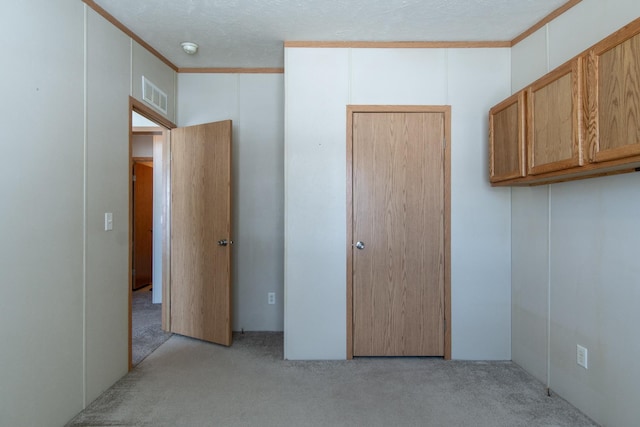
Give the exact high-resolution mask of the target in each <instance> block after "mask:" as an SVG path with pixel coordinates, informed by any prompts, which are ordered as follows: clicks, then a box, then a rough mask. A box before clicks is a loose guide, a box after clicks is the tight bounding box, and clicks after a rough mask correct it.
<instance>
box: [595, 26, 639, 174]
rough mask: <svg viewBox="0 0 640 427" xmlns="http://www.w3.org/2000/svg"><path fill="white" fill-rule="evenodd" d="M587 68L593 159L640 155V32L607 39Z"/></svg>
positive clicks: (597, 49)
mask: <svg viewBox="0 0 640 427" xmlns="http://www.w3.org/2000/svg"><path fill="white" fill-rule="evenodd" d="M612 46H613V47H612ZM587 67H588V74H589V85H588V87H589V148H590V160H591V161H592V162H596V163H597V162H604V161H608V160H616V159H621V158H625V157H632V156H638V155H640V35H635V36H633V37H631V38H629V39H627V40H625V41H622V42H619V41H618V40H617V39H616V38H614V39H605V41H604V42H602V43H600V44H598V45H596V47H595V48H594V49H593V50H592V51H591V52H590V53H589V56H588V59H587Z"/></svg>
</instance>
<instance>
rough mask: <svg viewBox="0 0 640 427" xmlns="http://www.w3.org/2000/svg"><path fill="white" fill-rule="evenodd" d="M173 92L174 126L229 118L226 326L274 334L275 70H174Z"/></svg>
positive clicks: (277, 218) (279, 248)
mask: <svg viewBox="0 0 640 427" xmlns="http://www.w3.org/2000/svg"><path fill="white" fill-rule="evenodd" d="M178 93H179V97H178V125H179V126H190V125H195V124H200V123H206V122H212V121H218V120H226V119H231V120H232V121H233V200H234V206H233V222H234V224H233V230H234V233H233V240H234V245H233V261H234V271H233V330H235V331H239V330H242V329H244V330H245V331H282V329H283V315H284V314H283V312H284V310H283V307H284V291H283V247H284V243H283V235H284V232H283V203H284V202H283V193H284V190H283V187H284V184H283V179H284V177H283V145H284V114H283V109H284V87H283V75H282V74H180V75H179V77H178ZM268 292H275V293H276V304H273V305H269V304H267V293H268Z"/></svg>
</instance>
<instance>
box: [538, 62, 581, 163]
mask: <svg viewBox="0 0 640 427" xmlns="http://www.w3.org/2000/svg"><path fill="white" fill-rule="evenodd" d="M581 83H582V67H581V66H580V61H578V60H577V59H575V60H573V61H571V62H568V63H566V64H564V65H563V66H561V67H559V68H556V69H555V70H554V71H553V72H551V73H549V74H547V75H546V76H544V77H543V78H541V79H540V80H538V81H536V82H535V83H533V84H532V85H531V86H529V88H527V125H528V137H527V158H528V160H529V161H528V167H527V173H528V174H530V175H538V174H542V173H546V172H554V171H559V170H563V169H568V168H572V167H575V166H582V162H583V160H582V135H583V133H584V132H583V127H582V115H581V105H582V84H581Z"/></svg>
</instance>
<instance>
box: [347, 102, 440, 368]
mask: <svg viewBox="0 0 640 427" xmlns="http://www.w3.org/2000/svg"><path fill="white" fill-rule="evenodd" d="M352 141H353V142H352V150H353V152H352V165H353V166H352V186H353V187H352V188H353V190H352V198H353V199H352V200H353V203H352V209H353V212H352V220H353V224H352V230H353V231H352V240H353V242H352V243H353V245H352V249H351V250H352V270H353V273H352V274H353V278H352V289H353V355H354V356H444V355H445V330H444V328H445V272H446V269H447V267H446V265H445V261H446V259H447V258H448V256H447V255H446V252H447V248H448V247H447V245H446V241H447V239H446V230H445V223H448V222H447V221H448V220H447V215H448V207H447V203H446V202H445V193H446V184H445V183H446V182H447V181H448V180H447V179H445V148H444V141H445V114H443V113H442V112H417V113H414V112H356V113H354V114H353V119H352Z"/></svg>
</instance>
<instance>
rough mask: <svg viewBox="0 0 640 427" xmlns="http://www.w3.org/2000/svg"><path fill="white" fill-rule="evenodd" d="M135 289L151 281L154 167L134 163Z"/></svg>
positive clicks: (133, 263)
mask: <svg viewBox="0 0 640 427" xmlns="http://www.w3.org/2000/svg"><path fill="white" fill-rule="evenodd" d="M133 176H134V181H133V262H132V265H133V289H134V290H136V289H140V288H141V287H143V286H146V285H148V284H150V283H151V277H152V271H153V268H152V263H153V261H152V259H153V168H152V167H151V166H149V165H147V164H144V163H139V162H135V163H134V164H133Z"/></svg>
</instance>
